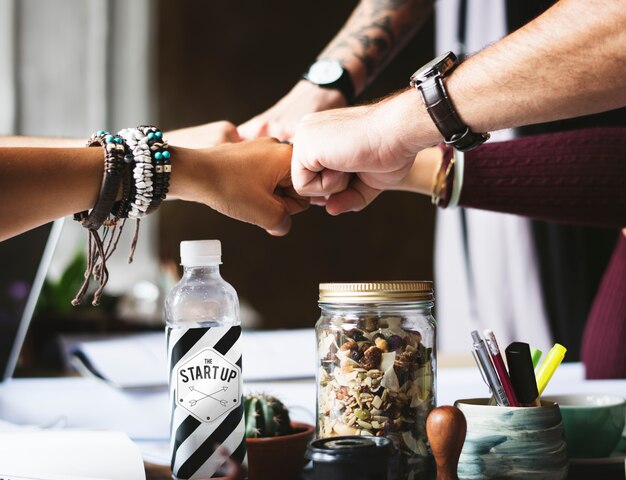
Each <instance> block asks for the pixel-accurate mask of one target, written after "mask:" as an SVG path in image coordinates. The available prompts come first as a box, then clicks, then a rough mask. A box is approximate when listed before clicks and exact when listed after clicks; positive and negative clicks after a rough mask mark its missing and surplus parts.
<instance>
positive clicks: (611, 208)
mask: <svg viewBox="0 0 626 480" xmlns="http://www.w3.org/2000/svg"><path fill="white" fill-rule="evenodd" d="M459 205H460V206H463V207H470V208H479V209H483V210H492V211H497V212H504V213H514V214H517V215H524V216H527V217H531V218H536V219H540V220H550V221H555V222H562V223H571V224H576V225H590V226H601V227H612V228H616V229H621V228H624V227H626V128H594V129H585V130H573V131H568V132H559V133H553V134H547V135H537V136H532V137H525V138H520V139H516V140H512V141H509V142H502V143H488V144H486V145H483V146H482V147H480V148H478V149H476V150H473V151H471V152H468V153H466V154H465V165H464V174H463V189H462V191H461V196H460V199H459ZM625 343H626V238H625V237H624V236H623V235H621V234H620V239H619V241H618V243H617V245H616V247H615V251H614V253H613V256H612V258H611V261H610V263H609V265H608V267H607V270H606V272H605V274H604V277H603V279H602V283H601V284H600V287H599V289H598V292H597V293H596V297H595V299H594V303H593V305H592V308H591V310H590V312H589V316H588V318H587V324H586V326H585V333H584V335H583V346H582V359H583V362H584V363H585V367H586V374H587V378H626V347H625V346H624V345H625Z"/></svg>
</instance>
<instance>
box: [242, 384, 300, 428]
mask: <svg viewBox="0 0 626 480" xmlns="http://www.w3.org/2000/svg"><path fill="white" fill-rule="evenodd" d="M243 405H244V413H245V417H246V438H260V437H278V436H280V435H288V434H290V433H292V430H291V422H290V420H289V412H288V411H287V408H286V407H285V406H284V405H283V404H282V402H281V401H280V400H278V399H277V398H275V397H272V396H271V395H264V394H254V395H246V397H245V398H244V404H243Z"/></svg>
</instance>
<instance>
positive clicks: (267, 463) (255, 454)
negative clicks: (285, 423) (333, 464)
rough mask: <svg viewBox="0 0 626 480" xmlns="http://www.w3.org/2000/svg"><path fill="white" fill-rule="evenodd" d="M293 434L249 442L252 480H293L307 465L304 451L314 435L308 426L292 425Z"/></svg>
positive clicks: (250, 476)
mask: <svg viewBox="0 0 626 480" xmlns="http://www.w3.org/2000/svg"><path fill="white" fill-rule="evenodd" d="M291 428H292V429H293V431H294V433H292V434H290V435H281V436H280V437H268V438H247V439H246V447H247V448H248V470H249V474H248V475H249V476H248V478H249V480H294V479H297V478H298V475H299V474H300V471H301V470H302V467H304V465H305V464H306V459H305V458H304V451H305V450H306V446H307V445H308V443H309V442H310V441H311V440H312V439H313V436H314V435H315V427H314V426H313V425H309V424H308V423H298V422H291Z"/></svg>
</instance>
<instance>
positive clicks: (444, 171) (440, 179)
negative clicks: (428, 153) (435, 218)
mask: <svg viewBox="0 0 626 480" xmlns="http://www.w3.org/2000/svg"><path fill="white" fill-rule="evenodd" d="M439 148H440V149H441V151H442V154H443V157H442V159H441V163H440V164H439V170H438V171H437V175H436V176H435V180H434V182H433V192H432V203H433V205H436V206H437V207H441V208H446V207H447V206H448V204H449V203H450V197H451V196H452V186H453V184H454V149H453V148H452V147H450V146H448V145H446V144H445V143H441V144H439Z"/></svg>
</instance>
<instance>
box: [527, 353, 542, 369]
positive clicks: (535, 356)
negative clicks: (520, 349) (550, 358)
mask: <svg viewBox="0 0 626 480" xmlns="http://www.w3.org/2000/svg"><path fill="white" fill-rule="evenodd" d="M541 355H543V352H542V351H541V350H539V349H538V348H531V349H530V356H531V357H532V359H533V368H537V365H539V360H540V359H541Z"/></svg>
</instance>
